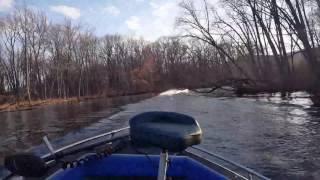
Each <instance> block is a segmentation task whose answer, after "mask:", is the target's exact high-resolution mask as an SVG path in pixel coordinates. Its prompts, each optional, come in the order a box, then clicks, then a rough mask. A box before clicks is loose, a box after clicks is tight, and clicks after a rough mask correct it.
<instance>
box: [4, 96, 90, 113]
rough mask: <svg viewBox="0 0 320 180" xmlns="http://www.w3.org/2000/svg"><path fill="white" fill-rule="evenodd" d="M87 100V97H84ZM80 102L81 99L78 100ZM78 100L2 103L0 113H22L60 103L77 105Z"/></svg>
mask: <svg viewBox="0 0 320 180" xmlns="http://www.w3.org/2000/svg"><path fill="white" fill-rule="evenodd" d="M86 99H88V97H86ZM80 101H81V99H80ZM78 102H79V100H78V99H77V98H74V97H72V98H67V99H63V98H62V99H46V100H33V101H31V102H30V103H29V101H20V102H17V103H4V104H0V112H7V111H22V110H30V109H34V108H36V107H40V106H46V105H51V104H61V103H78Z"/></svg>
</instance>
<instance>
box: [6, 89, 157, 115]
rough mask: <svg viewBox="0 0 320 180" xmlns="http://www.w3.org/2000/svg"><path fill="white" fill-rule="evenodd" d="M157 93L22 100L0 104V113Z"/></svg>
mask: <svg viewBox="0 0 320 180" xmlns="http://www.w3.org/2000/svg"><path fill="white" fill-rule="evenodd" d="M157 93H159V92H138V93H118V94H108V95H96V96H83V97H80V98H78V97H70V98H50V99H43V100H42V99H38V100H32V101H31V102H29V101H25V100H24V101H19V102H14V103H4V104H0V113H1V112H13V111H26V110H32V109H35V108H39V107H43V106H47V105H55V104H73V103H80V102H83V101H89V100H94V99H101V98H115V97H123V96H134V95H142V94H157Z"/></svg>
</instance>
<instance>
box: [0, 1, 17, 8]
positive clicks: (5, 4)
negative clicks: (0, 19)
mask: <svg viewBox="0 0 320 180" xmlns="http://www.w3.org/2000/svg"><path fill="white" fill-rule="evenodd" d="M13 3H14V0H0V11H6V10H8V9H10V8H11V7H12V6H13Z"/></svg>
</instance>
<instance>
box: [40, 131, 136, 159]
mask: <svg viewBox="0 0 320 180" xmlns="http://www.w3.org/2000/svg"><path fill="white" fill-rule="evenodd" d="M128 129H130V127H129V126H128V127H124V128H121V129H116V130H113V131H110V132H106V133H103V134H99V135H97V136H93V137H90V138H86V139H83V140H80V141H77V142H75V143H72V144H69V145H66V146H63V147H61V148H59V149H56V150H54V152H53V153H54V154H56V153H60V152H62V151H65V150H68V149H70V148H73V147H75V146H79V145H81V144H84V143H87V142H90V141H93V140H96V139H99V138H103V137H107V136H110V138H112V137H113V136H114V135H115V134H117V133H120V132H122V131H125V130H128ZM51 155H52V153H47V154H45V155H43V156H41V158H42V159H44V158H47V157H49V156H51Z"/></svg>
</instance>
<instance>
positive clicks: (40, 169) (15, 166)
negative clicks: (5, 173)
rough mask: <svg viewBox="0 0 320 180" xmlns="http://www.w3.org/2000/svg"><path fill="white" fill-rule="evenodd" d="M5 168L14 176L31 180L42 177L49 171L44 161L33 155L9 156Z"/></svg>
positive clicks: (5, 161)
mask: <svg viewBox="0 0 320 180" xmlns="http://www.w3.org/2000/svg"><path fill="white" fill-rule="evenodd" d="M4 166H5V167H6V168H7V169H8V170H9V171H11V172H12V173H13V174H16V175H19V176H23V177H30V178H39V177H42V176H43V175H45V174H46V172H47V170H48V168H47V166H46V163H45V162H44V161H43V159H41V158H40V157H38V156H36V155H34V154H31V153H21V154H15V155H12V156H7V157H5V160H4Z"/></svg>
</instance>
